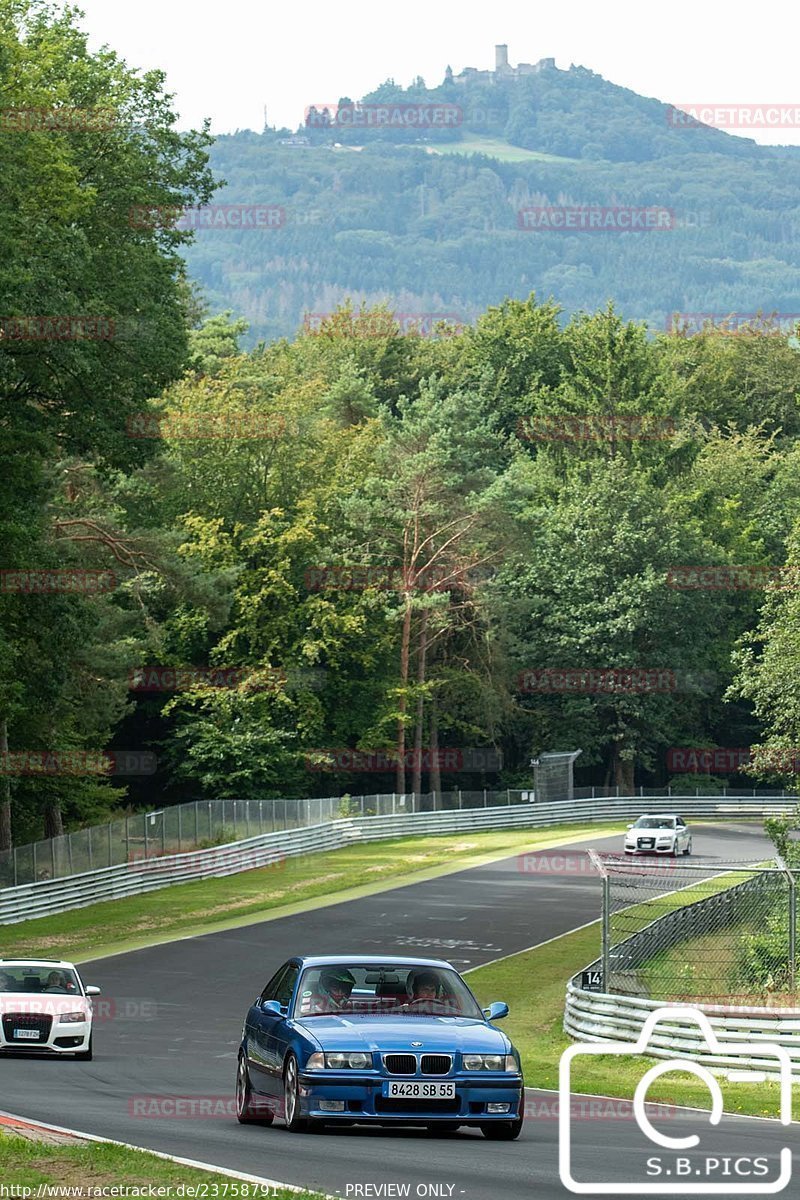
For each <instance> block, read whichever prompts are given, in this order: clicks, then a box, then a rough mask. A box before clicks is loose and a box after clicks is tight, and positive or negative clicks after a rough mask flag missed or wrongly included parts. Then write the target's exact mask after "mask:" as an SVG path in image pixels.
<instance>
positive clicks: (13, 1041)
mask: <svg viewBox="0 0 800 1200" xmlns="http://www.w3.org/2000/svg"><path fill="white" fill-rule="evenodd" d="M99 995H100V988H98V987H86V986H85V985H84V982H83V980H82V979H81V977H80V974H79V973H78V970H77V968H76V967H75V966H74V965H73V964H72V963H69V962H61V961H56V960H54V961H49V960H47V959H41V958H37V959H27V958H0V1053H12V1054H13V1053H16V1052H17V1051H24V1050H27V1051H30V1050H37V1051H44V1052H46V1053H49V1054H71V1055H73V1056H74V1057H75V1058H81V1059H83V1060H84V1061H85V1062H88V1061H89V1060H90V1059H91V1057H92V1001H91V997H92V996H99Z"/></svg>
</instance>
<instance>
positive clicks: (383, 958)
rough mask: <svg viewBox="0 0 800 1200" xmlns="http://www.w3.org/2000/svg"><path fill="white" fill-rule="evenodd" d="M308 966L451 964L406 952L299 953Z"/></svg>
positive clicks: (434, 965)
mask: <svg viewBox="0 0 800 1200" xmlns="http://www.w3.org/2000/svg"><path fill="white" fill-rule="evenodd" d="M295 957H296V958H299V959H300V961H301V962H302V963H303V966H306V967H324V966H328V964H331V963H345V962H351V963H364V965H365V966H368V965H370V964H371V963H376V964H378V963H379V964H380V965H381V966H395V965H396V966H403V967H449V966H450V965H451V964H450V963H449V962H447V960H446V959H444V958H412V957H410V956H409V955H406V954H402V955H400V954H297V955H295Z"/></svg>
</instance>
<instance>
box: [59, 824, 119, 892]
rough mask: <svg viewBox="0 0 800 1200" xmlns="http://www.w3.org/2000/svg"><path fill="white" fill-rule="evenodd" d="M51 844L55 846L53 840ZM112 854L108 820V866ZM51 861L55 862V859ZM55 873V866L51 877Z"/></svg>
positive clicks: (110, 864)
mask: <svg viewBox="0 0 800 1200" xmlns="http://www.w3.org/2000/svg"><path fill="white" fill-rule="evenodd" d="M53 846H54V847H55V842H53ZM113 855H114V851H113V849H112V846H111V822H110V821H109V822H108V865H109V866H110V867H112V866H113V865H114V864H113V863H112V861H111V860H112V858H113ZM53 861H54V862H55V859H54V860H53ZM55 874H56V872H55V868H54V869H53V878H55Z"/></svg>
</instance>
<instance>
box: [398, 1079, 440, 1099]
mask: <svg viewBox="0 0 800 1200" xmlns="http://www.w3.org/2000/svg"><path fill="white" fill-rule="evenodd" d="M455 1094H456V1085H455V1083H422V1082H419V1083H417V1082H414V1083H400V1082H395V1081H392V1082H391V1083H387V1084H386V1085H385V1088H384V1095H385V1096H388V1097H389V1098H390V1099H395V1100H399V1099H403V1100H452V1099H453V1098H454V1096H455Z"/></svg>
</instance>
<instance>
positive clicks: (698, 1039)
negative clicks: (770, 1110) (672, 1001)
mask: <svg viewBox="0 0 800 1200" xmlns="http://www.w3.org/2000/svg"><path fill="white" fill-rule="evenodd" d="M598 965H599V963H593V964H592V967H593V968H597V967H598ZM590 969H591V968H590ZM578 978H579V976H577V975H576V976H575V978H574V979H572V980H570V982H569V983H568V985H567V1002H566V1008H565V1012H564V1030H565V1032H566V1033H568V1034H570V1036H571V1037H573V1038H576V1039H577V1040H579V1041H584V1042H608V1041H611V1042H635V1041H636V1040H637V1039H638V1037H639V1035H640V1033H641V1032H642V1028H643V1026H644V1023H645V1021H646V1020H647V1018H648V1017H649V1016H650V1014H651V1013H652V1012H654V1011H655V1010H656V1009H658V1008H664V1007H665V1002H664V1001H663V1000H650V999H645V998H644V997H640V996H616V995H607V994H605V993H603V992H587V991H584V990H583V989H582V988H581V987H580V986H579V985H578V984H577V983H576V980H577V979H578ZM689 1007H691V1008H695V1009H697V1010H699V1011H700V1012H703V1013H705V1014H706V1016H707V1017H708V1019H709V1021H710V1023H711V1027H712V1029H713V1030H714V1032H715V1033H716V1034H717V1037H718V1038H719V1040H720V1041H721V1042H728V1043H736V1044H737V1045H741V1047H742V1051H741V1054H736V1055H735V1056H734V1055H719V1054H713V1053H711V1052H710V1051H709V1048H708V1045H707V1043H706V1041H705V1038H704V1037H703V1034H702V1030H701V1029H700V1027H699V1026H698V1025H697V1024H696V1022H694V1021H692V1020H691V1018H690V1017H688V1016H687V1020H686V1023H685V1024H684V1023H683V1022H682V1021H678V1020H670V1021H669V1022H664V1023H663V1024H659V1025H657V1026H656V1032H655V1033H654V1035H653V1036H652V1037H651V1038H650V1039H649V1041H648V1049H647V1053H648V1054H651V1055H652V1056H653V1057H654V1058H689V1059H692V1060H694V1061H695V1062H701V1063H705V1065H706V1066H708V1067H709V1068H711V1069H712V1070H720V1071H724V1070H729V1069H730V1068H731V1067H748V1068H753V1069H758V1070H760V1071H764V1072H765V1073H766V1074H767V1075H769V1076H776V1075H777V1072H776V1070H775V1059H774V1058H765V1057H759V1054H758V1044H759V1043H760V1042H772V1043H777V1044H778V1045H779V1046H784V1047H785V1048H786V1049H787V1050H788V1052H789V1055H790V1057H791V1059H792V1074H793V1077H797V1076H798V1075H800V1019H799V1018H800V1014H798V1012H797V1011H795V1010H791V1009H769V1008H760V1007H752V1008H748V1007H745V1006H743V1005H738V1006H737V1005H724V1004H718V1005H712V1004H697V1005H691V1006H687V1008H689Z"/></svg>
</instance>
